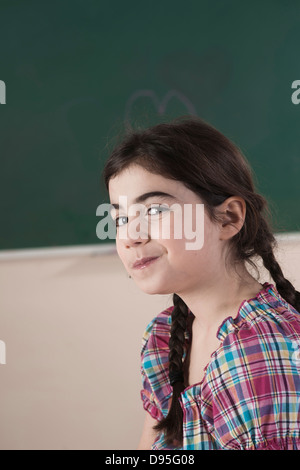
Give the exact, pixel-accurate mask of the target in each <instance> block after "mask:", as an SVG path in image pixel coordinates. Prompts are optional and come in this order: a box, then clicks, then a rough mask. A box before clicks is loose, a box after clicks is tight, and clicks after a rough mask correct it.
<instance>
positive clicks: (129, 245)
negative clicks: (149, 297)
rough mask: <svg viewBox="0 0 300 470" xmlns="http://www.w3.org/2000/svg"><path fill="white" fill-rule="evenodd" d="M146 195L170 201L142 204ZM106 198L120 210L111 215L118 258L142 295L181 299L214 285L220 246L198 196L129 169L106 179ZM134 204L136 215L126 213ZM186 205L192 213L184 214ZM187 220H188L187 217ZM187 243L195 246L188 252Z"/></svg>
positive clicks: (134, 167)
mask: <svg viewBox="0 0 300 470" xmlns="http://www.w3.org/2000/svg"><path fill="white" fill-rule="evenodd" d="M150 192H163V193H167V194H168V195H169V196H159V195H157V196H154V195H152V196H151V197H149V198H147V199H145V197H143V195H145V194H146V193H150ZM109 196H110V202H111V204H112V205H118V204H119V205H120V208H118V209H115V208H112V211H111V215H112V218H113V219H114V220H116V223H117V235H116V247H117V252H118V255H119V257H120V259H121V261H122V262H123V264H124V266H125V269H126V271H127V272H128V274H130V275H131V277H132V278H133V279H134V280H135V282H136V284H137V285H138V287H139V288H140V289H141V290H142V291H144V292H145V293H147V294H173V293H177V294H178V295H180V294H183V293H192V292H193V291H194V290H196V289H197V288H199V287H204V286H205V285H207V286H209V285H210V284H211V283H213V282H214V279H215V276H216V274H217V273H218V272H219V271H220V263H221V258H222V257H223V251H224V242H222V241H221V240H220V232H219V227H218V225H217V224H215V223H212V222H211V220H210V219H209V217H208V215H207V214H206V211H205V207H204V211H203V205H202V204H203V203H202V200H201V199H200V198H199V196H198V195H197V194H195V193H194V192H193V191H191V190H189V189H188V188H186V187H185V186H184V184H183V183H181V182H179V181H175V180H171V179H167V178H164V177H163V176H160V175H156V174H153V173H150V172H148V171H147V170H145V169H143V168H142V167H141V166H138V165H131V166H130V167H128V168H127V169H126V170H124V171H123V172H122V173H120V174H119V175H118V176H116V177H114V178H111V180H110V182H109ZM124 196H125V198H124ZM137 203H138V204H139V206H136V207H138V208H139V209H138V212H137V211H136V210H135V211H134V210H131V209H130V207H131V206H132V205H133V204H137ZM185 205H189V210H191V212H185V211H186V208H187V206H185ZM198 205H199V206H198ZM200 205H202V206H200ZM200 207H201V208H202V215H201V210H200V209H199V208H200ZM198 211H199V212H198ZM188 214H192V216H191V217H187V215H188ZM196 214H197V217H196ZM137 222H138V223H137ZM180 225H181V227H182V230H181V233H180ZM166 227H167V230H166ZM135 229H136V230H135ZM196 229H197V233H198V241H197V244H196V243H195V242H196V240H197V238H196V239H195V238H194V240H191V235H190V234H191V230H192V231H193V232H194V233H195V230H196ZM186 234H187V235H186ZM138 235H139V236H138ZM199 242H200V243H199ZM202 242H203V243H202ZM191 243H194V244H195V245H194V246H193V249H190V248H191V246H192V245H191ZM222 243H223V244H222ZM187 244H190V245H189V247H190V248H189V249H187ZM200 245H201V246H200ZM148 257H157V259H156V260H155V261H154V262H152V263H150V264H148V265H146V266H144V267H141V268H140V269H136V268H134V266H133V265H134V263H135V262H136V261H137V259H141V258H148Z"/></svg>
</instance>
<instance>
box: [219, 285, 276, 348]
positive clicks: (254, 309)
mask: <svg viewBox="0 0 300 470" xmlns="http://www.w3.org/2000/svg"><path fill="white" fill-rule="evenodd" d="M278 296H279V293H278V292H277V289H276V287H275V286H274V285H273V284H270V283H268V282H264V284H263V287H262V289H261V290H260V291H259V292H258V293H257V294H256V296H255V297H253V298H252V299H248V300H243V302H242V303H241V305H240V306H239V309H238V313H237V315H236V317H235V318H233V317H232V316H230V317H227V318H225V320H224V321H223V322H222V324H221V325H220V327H219V329H218V331H217V338H218V339H219V340H220V341H223V340H224V339H225V338H226V336H227V335H228V334H229V333H232V332H234V331H237V330H239V328H240V325H241V324H242V323H243V322H244V321H245V320H247V321H251V320H253V319H254V318H256V317H257V316H258V315H259V314H260V313H261V309H262V308H263V309H264V310H265V308H266V307H268V306H270V305H271V304H272V303H273V304H274V303H278V300H279V297H278ZM263 304H265V306H264V305H263ZM258 307H259V308H258Z"/></svg>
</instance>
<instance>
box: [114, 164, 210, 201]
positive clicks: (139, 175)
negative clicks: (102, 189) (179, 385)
mask: <svg viewBox="0 0 300 470" xmlns="http://www.w3.org/2000/svg"><path fill="white" fill-rule="evenodd" d="M151 193H154V194H153V198H157V199H158V196H159V197H160V199H162V198H163V195H164V194H165V195H166V198H165V199H166V200H167V199H168V200H169V201H170V202H179V203H187V202H201V200H200V197H199V195H198V194H196V193H194V192H193V191H191V190H190V189H189V188H187V187H186V186H185V185H184V184H183V183H182V182H181V181H176V180H173V179H169V178H165V177H164V176H162V175H157V174H154V173H150V172H149V171H147V170H144V169H143V168H137V169H128V171H126V170H123V172H121V173H119V174H118V175H117V176H116V177H115V178H112V179H111V180H110V182H109V196H110V199H111V202H112V204H114V203H115V205H116V204H117V203H118V201H117V199H118V198H119V197H120V196H126V197H127V198H128V202H129V201H130V202H132V203H135V202H137V201H138V202H143V201H144V200H145V197H144V196H145V195H148V194H151ZM156 193H157V194H156ZM160 193H162V195H160ZM168 196H170V197H169V198H168ZM150 197H151V196H150Z"/></svg>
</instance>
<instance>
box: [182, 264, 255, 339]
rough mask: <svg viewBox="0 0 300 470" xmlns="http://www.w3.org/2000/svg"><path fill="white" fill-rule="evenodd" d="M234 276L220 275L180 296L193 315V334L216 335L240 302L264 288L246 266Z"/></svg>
mask: <svg viewBox="0 0 300 470" xmlns="http://www.w3.org/2000/svg"><path fill="white" fill-rule="evenodd" d="M238 272H239V274H240V276H238V275H237V274H236V273H235V275H234V273H231V274H230V275H229V274H228V273H227V275H226V274H225V273H223V274H221V273H220V274H219V275H217V276H216V278H215V279H214V280H213V281H212V282H207V283H206V284H205V285H204V283H203V284H201V285H200V286H199V288H197V289H194V290H193V291H192V292H188V293H184V292H183V293H179V294H178V295H179V296H180V297H181V298H182V299H183V301H184V302H185V303H186V305H187V306H188V308H189V309H190V310H191V312H192V313H193V315H194V317H195V318H194V321H193V331H194V332H195V333H196V334H197V331H199V333H200V332H201V334H205V335H210V334H212V335H216V333H217V331H218V329H219V326H220V325H221V324H222V322H223V321H224V320H225V319H226V318H227V317H229V316H232V317H233V318H235V317H236V315H237V313H238V309H239V307H240V305H241V303H242V302H243V300H249V299H251V298H253V297H255V296H256V294H258V292H259V291H260V290H261V289H262V288H263V286H262V284H260V283H259V282H258V281H256V279H254V278H253V277H252V276H251V275H250V273H249V272H248V271H247V269H246V268H245V267H242V268H240V269H239V271H238Z"/></svg>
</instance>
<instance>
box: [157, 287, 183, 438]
mask: <svg viewBox="0 0 300 470" xmlns="http://www.w3.org/2000/svg"><path fill="white" fill-rule="evenodd" d="M173 303H174V309H173V312H172V325H171V336H170V340H169V377H170V383H171V385H172V388H173V395H172V402H171V406H170V409H169V412H168V415H167V416H166V418H164V419H163V420H161V421H160V422H159V423H158V424H157V425H156V426H155V427H154V429H156V430H157V431H160V430H164V431H165V439H166V442H167V443H168V444H171V445H172V444H175V445H178V444H179V445H180V444H182V439H183V412H182V409H181V405H180V402H179V397H180V394H181V392H182V391H183V390H184V388H185V384H184V371H183V354H184V345H185V331H186V330H187V328H188V322H187V318H188V307H187V305H186V304H185V302H184V301H183V300H182V299H181V298H180V297H179V296H178V295H177V294H173Z"/></svg>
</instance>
